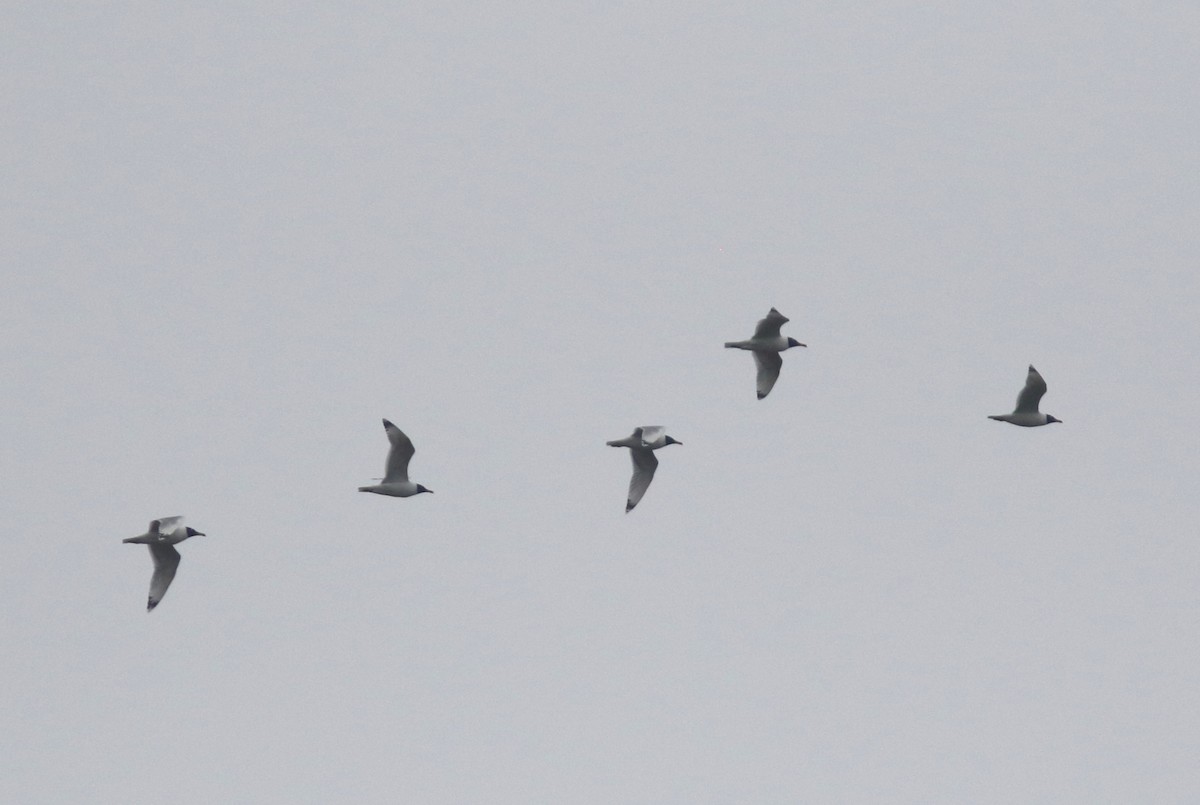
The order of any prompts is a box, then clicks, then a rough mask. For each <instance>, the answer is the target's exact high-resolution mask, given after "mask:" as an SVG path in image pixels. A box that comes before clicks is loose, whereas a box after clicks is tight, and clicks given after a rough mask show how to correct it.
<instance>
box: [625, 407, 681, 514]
mask: <svg viewBox="0 0 1200 805" xmlns="http://www.w3.org/2000/svg"><path fill="white" fill-rule="evenodd" d="M666 430H667V429H666V428H664V427H662V426H661V425H643V426H642V427H640V428H634V429H633V433H632V434H630V435H629V436H626V437H625V438H624V439H614V440H613V441H611V442H606V444H608V446H609V447H628V448H629V457H630V458H631V459H633V477H632V478H631V479H630V480H629V495H628V497H627V498H626V500H625V513H626V514H628V513H629V512H630V511H632V509H633V507H634V506H636V505H637V504H638V501H639V500H641V499H642V495H644V494H646V490H647V489H649V488H650V482H651V481H652V480H654V471H655V470H656V469H658V459H657V458H656V457H655V455H654V451H655V450H658V449H660V448H663V447H666V446H667V445H669V444H683V442H677V441H675V440H674V439H672V438H671V437H670V436H668V435H667V433H666Z"/></svg>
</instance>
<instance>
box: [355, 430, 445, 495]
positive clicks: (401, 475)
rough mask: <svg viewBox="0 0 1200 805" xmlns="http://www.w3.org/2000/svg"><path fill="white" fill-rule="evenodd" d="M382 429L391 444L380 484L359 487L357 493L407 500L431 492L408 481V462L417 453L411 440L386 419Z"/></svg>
mask: <svg viewBox="0 0 1200 805" xmlns="http://www.w3.org/2000/svg"><path fill="white" fill-rule="evenodd" d="M383 429H384V431H385V432H386V433H387V437H388V441H389V442H391V443H392V448H391V449H390V450H388V457H387V467H386V468H385V469H384V473H383V478H382V479H381V481H382V482H381V483H377V484H374V485H372V486H360V487H359V488H358V491H359V492H374V493H375V494H377V495H391V496H392V497H394V498H408V497H412V496H413V495H419V494H421V493H422V492H433V490H432V489H426V488H425V487H423V486H421V485H420V484H414V483H413V482H412V481H410V480H408V462H410V461H412V457H413V453H415V452H417V450H416V448H415V447H413V443H412V439H410V438H408V437H407V436H405V435H404V431H402V430H400V429H399V428H397V427H396V426H395V425H393V424H392V423H391V422H389V421H388V420H386V419H385V420H383Z"/></svg>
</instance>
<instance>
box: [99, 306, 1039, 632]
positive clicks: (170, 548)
mask: <svg viewBox="0 0 1200 805" xmlns="http://www.w3.org/2000/svg"><path fill="white" fill-rule="evenodd" d="M787 323H788V318H787V317H786V316H784V315H783V314H782V313H780V312H779V311H778V310H776V309H775V308H771V311H770V312H769V313H767V315H766V316H765V317H764V318H763V319H761V320H760V321H759V322H758V326H757V327H755V328H754V335H753V336H751V337H750V338H748V339H746V340H745V341H727V342H725V346H726V347H727V348H729V349H744V350H748V351H749V352H751V353H753V354H754V364H755V366H757V367H758V376H757V392H758V399H760V400H761V399H763V398H764V397H766V396H767V395H768V394H770V393H771V389H772V388H774V386H775V381H776V380H778V379H779V370H780V368H781V367H782V366H783V358H782V357H780V353H781V352H785V351H787V350H788V349H791V348H792V347H803V346H806V345H805V344H801V343H800V342H799V341H797V340H796V339H794V338H785V337H784V336H783V335H781V334H780V332H779V329H780V327H782V326H783V325H785V324H787ZM1045 393H1046V381H1045V380H1043V379H1042V376H1041V374H1039V373H1038V370H1037V369H1034V368H1033V367H1032V366H1030V367H1029V374H1028V375H1026V377H1025V387H1024V388H1023V389H1021V393H1020V394H1018V395H1017V406H1016V408H1015V409H1014V410H1013V412H1012V413H1010V414H995V415H993V416H989V417H988V419H995V420H998V421H1000V422H1008V423H1010V424H1013V425H1019V426H1020V427H1023V428H1036V427H1038V426H1040V425H1049V424H1050V423H1052V422H1062V420H1061V419H1056V418H1054V417H1052V416H1050V415H1049V414H1043V413H1041V412H1040V411H1038V404H1039V403H1040V402H1041V399H1042V395H1044V394H1045ZM383 429H384V432H385V433H386V434H387V437H388V442H389V443H390V444H391V447H390V448H389V449H388V456H387V464H386V466H385V469H384V475H383V478H381V479H378V480H379V483H377V484H373V485H371V486H360V487H359V488H358V491H359V492H374V493H375V494H377V495H389V496H391V497H397V498H408V497H412V496H413V495H419V494H421V493H422V492H433V490H432V489H428V488H426V487H424V486H422V485H421V484H418V483H414V482H413V481H410V480H409V478H408V464H409V462H410V461H412V457H413V454H414V453H415V452H416V448H415V447H413V443H412V439H410V438H408V436H406V435H405V433H404V431H402V430H400V429H399V428H398V427H396V426H395V425H394V424H393V423H391V422H389V421H388V420H386V419H385V420H383ZM607 444H608V446H609V447H628V448H629V455H630V458H631V459H632V460H633V477H632V478H631V479H630V481H629V494H628V495H627V496H626V500H625V512H626V513H628V512H630V511H632V510H633V507H634V506H636V505H637V504H638V501H640V500H641V499H642V496H643V495H645V494H646V490H647V489H648V488H650V481H651V480H653V479H654V471H655V470H656V469H658V458H657V457H656V456H655V455H654V451H655V450H660V449H662V448H663V447H666V446H667V445H669V444H683V442H679V441H676V440H675V439H673V438H671V437H670V436H668V435H667V432H666V428H664V427H662V426H660V425H643V426H641V427H638V428H634V430H633V433H631V434H630V435H629V436H626V437H625V438H624V439H615V440H613V441H611V442H608V443H607ZM203 536H205V535H204V534H203V533H202V532H200V531H197V530H196V529H194V528H191V527H188V526H185V525H184V524H183V518H182V517H160V518H158V519H157V520H151V521H150V527H149V528H148V529H147V531H146V533H145V534H140V535H138V536H136V537H130V538H129V539H126V540H123V541H124V542H131V543H134V544H137V545H146V546H148V547H149V548H150V558H151V559H153V560H154V575H152V576H151V577H150V597H149V599H148V602H147V605H146V611H147V612H150V611H152V610H153V609H154V608H155V607H156V606H158V604H159V602H160V601H162V597H163V596H164V595H166V593H167V588H168V587H170V586H171V580H172V579H174V578H175V571H176V570H177V569H178V568H179V551H177V550H175V546H176V545H178V544H179V543H180V542H183V541H184V540H185V539H188V538H189V537H203Z"/></svg>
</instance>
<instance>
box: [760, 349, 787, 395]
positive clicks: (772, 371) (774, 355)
mask: <svg viewBox="0 0 1200 805" xmlns="http://www.w3.org/2000/svg"><path fill="white" fill-rule="evenodd" d="M754 363H755V365H757V366H758V399H760V400H761V399H762V398H763V397H766V396H767V395H768V394H770V393H771V389H773V388H774V387H775V381H776V380H778V379H779V369H780V368H781V367H782V366H783V358H782V357H781V356H780V355H779V353H778V352H759V351H758V350H755V351H754Z"/></svg>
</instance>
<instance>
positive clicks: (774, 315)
mask: <svg viewBox="0 0 1200 805" xmlns="http://www.w3.org/2000/svg"><path fill="white" fill-rule="evenodd" d="M789 321H791V319H789V318H788V317H787V316H785V315H783V314H782V313H780V312H779V311H778V310H776V309H775V308H771V312H770V313H768V314H767V315H766V317H765V318H762V319H760V320H759V322H758V326H756V327H755V328H754V337H755V338H778V337H779V328H780V327H782V326H783V325H785V324H787V323H788V322H789Z"/></svg>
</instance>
